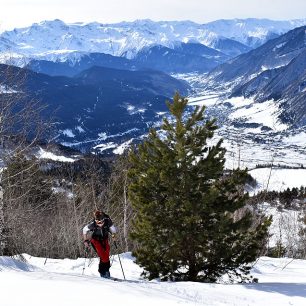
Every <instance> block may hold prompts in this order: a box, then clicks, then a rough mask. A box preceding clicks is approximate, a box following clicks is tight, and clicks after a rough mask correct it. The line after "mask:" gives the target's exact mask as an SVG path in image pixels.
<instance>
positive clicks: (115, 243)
mask: <svg viewBox="0 0 306 306" xmlns="http://www.w3.org/2000/svg"><path fill="white" fill-rule="evenodd" d="M114 245H115V248H116V250H118V246H117V242H116V241H114ZM118 258H119V262H120V266H121V270H122V274H123V278H124V280H126V279H125V275H124V271H123V267H122V263H121V259H120V256H119V254H118Z"/></svg>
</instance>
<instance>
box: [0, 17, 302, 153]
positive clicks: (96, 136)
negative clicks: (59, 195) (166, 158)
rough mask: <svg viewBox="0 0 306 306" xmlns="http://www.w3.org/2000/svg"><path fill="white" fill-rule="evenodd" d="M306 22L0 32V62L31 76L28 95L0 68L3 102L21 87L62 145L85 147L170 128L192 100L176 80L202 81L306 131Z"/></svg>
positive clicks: (143, 23)
mask: <svg viewBox="0 0 306 306" xmlns="http://www.w3.org/2000/svg"><path fill="white" fill-rule="evenodd" d="M305 24H306V19H303V20H293V21H271V20H266V19H245V20H241V19H234V20H218V21H215V22H211V23H207V24H202V25H201V24H197V23H194V22H190V21H180V22H178V21H173V22H153V21H151V20H137V21H135V22H121V23H117V24H100V23H89V24H82V23H75V24H65V23H64V22H62V21H60V20H54V21H44V22H41V23H39V24H33V25H32V26H30V27H27V28H22V29H15V30H13V31H6V32H3V33H1V34H0V62H2V63H6V62H8V63H10V64H14V65H16V66H18V67H19V68H18V67H13V66H12V69H15V72H16V76H19V77H20V76H21V75H22V74H24V75H26V78H24V79H25V80H26V81H25V83H24V84H23V85H24V86H25V88H16V86H15V85H16V84H18V82H17V80H15V81H14V78H12V79H10V80H7V79H6V77H5V71H6V68H7V66H6V65H5V64H2V65H0V97H1V98H2V97H3V96H4V97H5V95H6V94H12V92H9V91H7V90H4V89H3V88H14V90H17V91H18V90H19V91H26V92H27V93H28V94H29V97H30V98H35V99H39V100H41V101H42V102H44V103H45V104H48V108H47V109H46V111H45V113H44V115H45V116H49V115H50V114H55V121H56V126H55V127H56V128H55V131H54V132H55V134H54V136H55V138H56V139H57V141H58V142H61V143H64V144H67V145H70V146H75V147H79V148H85V149H88V148H92V147H95V146H97V145H98V147H97V148H101V147H99V146H100V145H101V146H102V145H103V143H107V144H108V145H109V144H112V143H113V142H114V143H116V144H118V143H121V144H122V143H124V142H126V141H130V140H131V139H136V138H138V139H139V138H141V137H142V136H143V134H145V133H146V132H147V131H148V127H150V126H154V125H156V124H157V122H159V121H160V120H161V118H162V115H163V114H164V112H165V111H166V105H165V100H166V99H171V97H172V96H173V94H174V92H175V91H177V90H178V91H179V92H180V93H181V94H182V95H189V94H190V93H191V92H193V88H191V87H190V86H189V85H188V84H187V83H186V82H184V81H182V80H178V79H175V78H174V77H173V76H176V77H182V78H184V77H185V78H188V76H191V77H192V76H193V75H195V76H196V77H195V78H196V80H195V81H194V83H196V82H197V83H198V84H199V85H200V86H203V87H206V89H209V90H213V91H214V92H215V93H216V92H217V93H219V92H220V91H221V90H222V92H225V93H226V95H227V96H244V97H254V99H255V101H256V103H257V102H264V101H266V100H271V99H274V101H275V103H277V104H278V105H279V106H280V107H279V109H280V110H282V111H281V112H280V114H279V118H280V119H281V120H283V121H286V122H287V123H290V124H291V125H292V126H303V125H306V118H305V114H306V102H305V101H306V100H305V98H306V96H305V95H306V89H305V88H306V71H305V69H306V36H305V31H306V26H304V25H305ZM288 31H289V32H288ZM20 67H23V68H20ZM182 74H183V76H182ZM170 75H172V76H170ZM180 75H181V76H180ZM14 82H15V83H16V84H14ZM191 83H192V82H191ZM202 84H204V85H202ZM3 86H4V87H3ZM204 89H205V88H204ZM55 111H56V112H55ZM54 112H55V113H54ZM115 146H116V145H115V144H114V147H115Z"/></svg>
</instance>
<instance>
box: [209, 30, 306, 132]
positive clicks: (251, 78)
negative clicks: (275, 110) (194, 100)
mask: <svg viewBox="0 0 306 306" xmlns="http://www.w3.org/2000/svg"><path fill="white" fill-rule="evenodd" d="M305 33H306V26H302V27H299V28H295V29H293V30H291V31H289V32H287V33H285V34H283V35H281V36H279V37H277V38H275V39H272V40H269V41H268V42H267V43H265V44H264V45H262V46H260V47H259V48H256V49H254V50H252V51H250V52H248V53H245V54H242V55H240V56H238V57H236V58H235V59H232V60H230V61H228V62H227V63H225V64H222V65H220V66H218V67H217V68H215V69H214V70H212V71H211V72H210V73H209V75H208V79H209V82H210V86H211V87H218V86H221V87H223V88H227V89H230V94H231V96H244V97H252V96H254V99H255V101H257V102H264V101H267V100H272V99H273V100H274V101H277V102H276V103H277V104H278V105H279V106H280V113H279V116H280V118H282V119H283V120H284V121H285V122H290V123H291V124H293V123H294V124H296V125H299V126H304V125H305V123H306V115H305V112H306V103H305V79H306V63H305V58H306V34H305Z"/></svg>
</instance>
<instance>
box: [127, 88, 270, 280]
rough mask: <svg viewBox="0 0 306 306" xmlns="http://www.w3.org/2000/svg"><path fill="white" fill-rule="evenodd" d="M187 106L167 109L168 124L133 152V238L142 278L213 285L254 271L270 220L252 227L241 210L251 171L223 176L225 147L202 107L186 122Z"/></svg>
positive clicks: (179, 103)
mask: <svg viewBox="0 0 306 306" xmlns="http://www.w3.org/2000/svg"><path fill="white" fill-rule="evenodd" d="M187 103H188V100H187V99H185V98H183V97H181V96H180V95H179V94H178V93H176V94H175V96H174V98H173V103H170V102H167V105H168V108H169V111H170V116H171V119H164V121H163V124H162V125H161V130H160V131H157V130H155V129H151V130H150V132H149V135H148V138H147V140H145V141H144V142H143V143H142V144H140V145H139V146H138V148H137V150H135V151H132V152H130V154H129V159H130V162H131V168H130V170H129V177H130V181H131V183H130V185H129V198H130V200H131V203H132V206H133V208H134V210H135V212H136V213H137V215H136V217H135V220H134V226H133V230H132V233H131V238H132V239H133V240H134V241H135V242H136V245H137V247H136V249H135V251H134V252H133V254H134V256H135V257H136V262H137V263H138V264H139V265H140V266H142V267H143V268H144V270H145V272H144V276H145V277H147V278H149V279H153V278H160V279H161V280H189V281H201V282H215V281H217V280H218V278H219V277H220V276H221V275H223V274H225V273H227V274H228V275H230V276H240V280H242V279H243V278H244V277H245V275H247V273H248V272H249V265H248V264H249V263H251V262H253V261H254V260H255V259H256V257H257V256H258V251H259V249H260V248H261V246H262V242H263V239H264V238H265V237H266V235H267V228H268V225H269V222H270V220H266V219H260V220H261V221H257V223H255V222H254V218H253V217H252V214H251V213H250V212H248V210H246V209H244V207H245V205H246V200H247V194H245V193H244V192H243V184H244V182H245V180H246V178H247V174H246V171H242V170H239V169H237V170H235V171H232V172H230V173H229V172H228V173H226V172H225V170H224V163H225V158H224V155H225V149H224V148H223V147H222V140H219V141H218V142H217V143H216V144H215V145H209V144H208V141H209V140H211V139H212V138H213V135H214V132H215V130H216V129H217V126H216V123H215V120H205V119H204V111H205V107H202V108H199V107H197V108H196V109H195V110H194V111H193V112H192V113H191V115H190V116H187V117H186V112H185V110H186V106H187Z"/></svg>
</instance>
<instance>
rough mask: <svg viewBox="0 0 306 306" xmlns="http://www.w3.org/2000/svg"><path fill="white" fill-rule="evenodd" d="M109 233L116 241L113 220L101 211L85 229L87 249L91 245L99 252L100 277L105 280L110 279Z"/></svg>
mask: <svg viewBox="0 0 306 306" xmlns="http://www.w3.org/2000/svg"><path fill="white" fill-rule="evenodd" d="M109 233H111V234H112V237H113V239H115V234H116V227H115V226H114V225H113V222H112V220H111V218H110V217H109V216H108V215H107V214H105V213H104V212H103V211H100V210H96V211H95V212H94V219H93V220H92V221H91V222H90V223H88V224H87V225H85V226H84V228H83V238H84V245H85V248H89V246H90V245H91V246H92V247H93V248H94V250H95V251H96V252H97V254H98V256H99V258H100V262H99V270H98V271H99V273H100V276H101V277H104V278H110V272H109V268H110V261H109V253H110V246H109V242H108V237H109Z"/></svg>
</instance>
